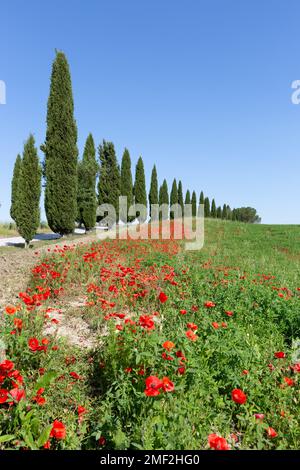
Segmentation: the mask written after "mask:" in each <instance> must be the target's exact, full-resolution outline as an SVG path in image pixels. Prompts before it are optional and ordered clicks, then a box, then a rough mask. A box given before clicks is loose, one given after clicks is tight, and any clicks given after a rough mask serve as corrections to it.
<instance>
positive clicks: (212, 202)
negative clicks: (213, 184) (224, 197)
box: [210, 199, 217, 219]
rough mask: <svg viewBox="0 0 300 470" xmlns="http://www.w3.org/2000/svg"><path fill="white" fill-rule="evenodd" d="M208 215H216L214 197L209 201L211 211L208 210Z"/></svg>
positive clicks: (214, 216)
mask: <svg viewBox="0 0 300 470" xmlns="http://www.w3.org/2000/svg"><path fill="white" fill-rule="evenodd" d="M210 215H211V217H213V218H214V219H215V218H216V217H217V208H216V202H215V200H214V199H213V200H212V201H211V212H210Z"/></svg>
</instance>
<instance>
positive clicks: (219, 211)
mask: <svg viewBox="0 0 300 470" xmlns="http://www.w3.org/2000/svg"><path fill="white" fill-rule="evenodd" d="M217 219H222V207H221V206H218V208H217Z"/></svg>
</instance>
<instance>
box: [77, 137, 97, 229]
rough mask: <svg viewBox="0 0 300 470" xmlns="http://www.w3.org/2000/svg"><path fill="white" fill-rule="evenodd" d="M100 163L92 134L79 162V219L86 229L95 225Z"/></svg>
mask: <svg viewBox="0 0 300 470" xmlns="http://www.w3.org/2000/svg"><path fill="white" fill-rule="evenodd" d="M97 171H98V165H97V161H96V149H95V144H94V139H93V136H92V134H89V136H88V137H87V139H86V143H85V147H84V152H83V157H82V161H81V162H79V163H78V194H77V209H78V216H77V220H78V222H79V223H80V224H81V223H83V224H84V227H85V229H86V230H90V229H91V228H93V227H95V224H96V210H97V196H96V177H97Z"/></svg>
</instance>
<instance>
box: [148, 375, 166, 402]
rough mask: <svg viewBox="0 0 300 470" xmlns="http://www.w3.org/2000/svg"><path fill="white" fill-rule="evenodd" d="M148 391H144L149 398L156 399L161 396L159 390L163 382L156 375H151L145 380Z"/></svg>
mask: <svg viewBox="0 0 300 470" xmlns="http://www.w3.org/2000/svg"><path fill="white" fill-rule="evenodd" d="M145 384H146V389H145V390H144V393H145V395H147V396H148V397H156V396H157V395H159V394H160V391H159V389H160V388H162V386H163V382H162V381H161V380H160V379H159V378H158V377H156V376H155V375H150V377H147V379H146V380H145Z"/></svg>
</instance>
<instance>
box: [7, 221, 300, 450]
mask: <svg viewBox="0 0 300 470" xmlns="http://www.w3.org/2000/svg"><path fill="white" fill-rule="evenodd" d="M299 240H300V226H267V225H248V224H242V223H237V222H224V221H212V220H206V221H205V245H204V248H203V249H202V250H200V251H194V252H188V251H184V250H183V244H182V242H177V241H174V240H168V241H153V240H152V241H151V240H144V241H109V240H108V241H101V242H94V243H89V244H87V243H86V244H83V245H81V244H79V245H77V246H76V247H75V246H74V247H68V248H63V247H61V248H60V249H55V250H52V251H51V253H48V252H47V254H46V255H44V256H43V258H42V259H40V260H39V261H37V265H36V267H35V269H34V270H33V272H32V274H31V278H30V280H29V286H30V287H31V290H30V291H29V292H28V293H27V294H26V295H25V296H23V298H22V302H21V303H20V310H18V311H17V312H15V314H13V315H6V327H5V330H4V332H3V333H2V336H3V340H4V342H5V343H6V344H7V345H8V348H7V358H8V359H10V360H11V361H12V362H13V363H14V368H15V369H17V370H19V371H20V373H21V374H22V376H23V378H24V382H23V384H22V385H19V389H23V388H24V390H26V398H24V397H23V398H22V399H20V400H19V401H18V400H17V399H15V406H12V407H5V405H4V406H3V405H0V427H1V429H2V434H5V435H9V436H11V437H10V438H9V439H8V440H7V442H3V441H2V444H1V440H0V447H1V446H2V447H3V448H24V447H26V448H41V447H43V446H44V445H45V446H46V447H49V446H50V448H52V449H60V448H64V449H79V448H82V449H95V448H96V449H102V448H103V449H106V450H107V449H208V448H217V449H228V448H230V449H232V450H234V449H235V450H238V449H297V448H299V445H300V426H299V371H300V355H299V351H298V349H299V345H297V338H300V316H299V293H300V279H299V267H300V256H299V254H300V253H299V248H300V244H299ZM26 306H27V308H28V307H29V311H28V310H26ZM45 314H46V317H45ZM16 317H17V318H18V319H22V322H23V323H22V327H21V329H18V328H17V327H16V324H15V323H14V319H15V318H16ZM53 319H54V320H55V321H54V322H53V321H52V320H53ZM56 320H58V322H57V321H56ZM17 324H18V322H17ZM12 329H15V334H13V335H12V334H11V331H12ZM43 339H44V340H45V339H46V341H44V342H43ZM297 348H298V349H297ZM41 370H42V371H43V373H42V375H41ZM6 380H7V382H4V383H3V384H2V387H3V388H5V387H7V390H9V387H10V385H9V384H8V382H9V379H8V378H7V379H6ZM40 388H42V389H43V391H42V392H41V395H40V396H41V397H43V398H45V403H43V404H42V406H41V405H40V404H39V403H38V401H39V400H38V399H37V390H38V389H40ZM66 392H67V393H66ZM29 404H31V405H30V406H31V412H30V413H31V414H30V416H28V412H27V411H26V410H27V409H28V408H26V407H28V405H29ZM1 406H2V408H1ZM55 420H56V421H55ZM57 421H58V422H59V423H60V424H59V425H58V424H57ZM56 427H58V428H59V429H56ZM55 429H56V430H55ZM62 429H63V431H61V430H62ZM59 430H60V431H59Z"/></svg>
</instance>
